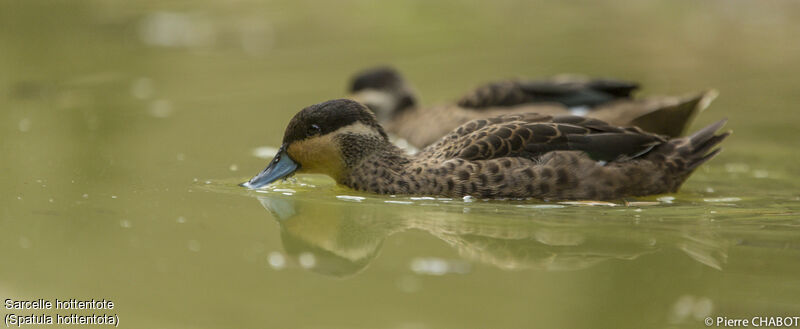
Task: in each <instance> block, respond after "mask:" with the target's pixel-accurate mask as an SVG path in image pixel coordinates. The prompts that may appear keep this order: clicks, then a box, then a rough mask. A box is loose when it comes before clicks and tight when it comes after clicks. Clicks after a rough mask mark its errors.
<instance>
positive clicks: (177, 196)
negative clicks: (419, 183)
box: [0, 0, 800, 329]
mask: <svg viewBox="0 0 800 329" xmlns="http://www.w3.org/2000/svg"><path fill="white" fill-rule="evenodd" d="M799 35H800V5H799V4H798V3H797V2H794V1H781V0H778V1H729V0H711V1H702V2H697V1H683V0H679V1H673V0H670V1H667V0H664V1H649V0H648V1H637V2H629V1H622V0H620V1H569V2H552V3H541V2H538V1H533V2H529V1H525V2H514V1H499V2H491V3H490V2H481V1H466V2H464V1H422V0H418V1H403V2H391V3H390V2H380V3H378V2H371V1H338V2H296V1H270V2H264V1H250V0H245V1H235V2H223V1H168V2H161V1H139V2H128V1H83V2H78V1H48V2H45V1H2V2H0V125H1V128H0V151H1V152H2V155H1V156H0V171H1V172H2V174H0V186H2V187H3V188H2V189H1V190H0V250H2V254H0V255H2V257H0V299H3V300H5V299H7V298H11V299H15V300H19V299H37V298H43V299H49V300H53V299H55V298H59V299H69V298H78V299H92V298H94V299H107V300H113V301H114V302H115V303H116V305H115V308H114V310H112V311H105V312H101V313H114V314H117V315H118V316H119V319H120V324H121V325H120V327H124V328H398V329H425V328H705V325H704V324H703V321H704V318H706V317H713V318H714V319H716V317H718V316H721V317H729V318H751V317H753V316H779V315H788V316H800V275H798V273H800V169H798V168H800V167H799V166H798V165H797V164H798V162H800V155H799V154H800V153H798V152H797V150H798V148H800V135H798V128H797V127H798V126H800V111H799V110H798V104H800V93H798V92H797V88H798V85H800V79H799V78H798V76H800V65H799V64H798V63H800V43H798V42H797V37H798V36H799ZM386 63H389V64H392V65H394V66H396V67H397V68H398V69H400V70H401V71H402V72H403V73H404V74H405V75H406V76H407V78H408V79H409V80H411V81H412V82H413V83H414V85H415V86H416V88H417V90H418V91H419V92H420V93H421V95H422V103H424V104H435V103H438V102H445V101H448V100H452V99H454V98H456V97H458V96H459V95H460V94H461V93H462V92H463V91H465V90H467V89H468V88H471V87H474V86H475V85H477V84H479V83H482V82H485V81H488V80H493V79H498V78H505V77H537V76H546V75H552V74H556V73H562V72H582V73H587V74H590V75H594V76H616V77H621V78H626V79H631V80H637V81H640V82H642V84H643V85H644V86H645V88H644V90H643V94H644V95H647V94H681V93H687V92H692V91H697V90H703V89H707V88H712V87H713V88H716V89H718V90H719V91H720V97H719V98H718V99H717V100H716V101H715V103H714V104H713V105H712V106H711V107H710V108H709V109H708V110H707V111H706V112H704V113H702V114H701V115H700V117H699V118H698V120H697V122H696V123H695V124H694V125H693V129H697V128H698V127H701V126H702V125H705V124H708V123H710V122H713V121H716V120H718V119H719V118H722V117H727V118H729V119H730V121H729V123H728V128H730V129H732V130H734V135H733V136H732V137H730V138H729V139H728V140H726V141H725V143H724V145H723V146H724V148H725V150H724V152H723V153H722V154H720V156H719V157H717V158H716V159H714V160H713V161H711V162H710V163H708V164H707V165H704V166H703V167H702V168H701V169H700V170H698V171H697V172H696V173H695V174H694V175H693V176H692V177H691V178H690V179H689V180H688V181H687V183H686V184H685V185H684V187H683V189H682V191H681V192H680V193H677V194H674V195H670V196H668V197H666V198H664V197H663V196H655V197H649V198H641V199H637V200H628V201H634V202H633V203H628V204H625V202H622V201H619V202H616V203H615V204H613V205H594V206H590V205H580V204H559V203H541V202H535V201H481V200H474V201H472V202H465V201H464V200H461V199H456V200H448V199H433V200H431V199H419V198H406V197H396V198H390V197H380V196H374V195H368V194H361V193H356V192H353V191H350V190H347V189H345V188H343V187H337V186H335V185H334V184H333V183H332V181H331V180H329V179H327V178H325V177H319V176H298V177H297V178H296V179H294V180H290V181H286V182H283V183H280V184H278V185H275V186H272V187H270V188H268V189H266V190H263V191H247V190H244V189H242V188H239V187H237V186H236V183H239V182H241V181H243V180H245V179H246V178H249V177H250V176H252V175H253V174H255V173H256V172H258V171H259V170H261V169H262V168H263V167H264V166H265V165H266V163H267V161H268V160H266V159H262V158H258V157H256V156H254V155H253V154H254V150H256V149H257V148H259V147H262V146H272V147H274V146H277V145H278V144H279V142H280V138H281V136H282V134H283V128H284V127H285V125H286V123H287V122H288V120H289V118H291V116H292V115H293V114H294V113H296V111H298V110H299V109H301V108H302V107H304V106H307V105H310V104H313V103H317V102H320V101H324V100H327V99H331V98H336V97H340V96H342V95H343V93H344V90H345V86H346V81H347V78H348V76H349V75H350V74H351V73H352V72H354V71H356V70H359V69H361V68H364V67H368V66H372V65H376V64H386ZM0 313H2V314H3V316H4V317H5V316H6V315H7V314H10V313H17V314H27V313H31V311H12V310H6V309H5V308H3V309H0ZM36 313H37V314H39V313H41V312H36ZM45 313H48V314H56V313H58V312H56V311H48V312H45ZM62 313H63V312H62ZM77 313H79V314H91V312H88V313H87V312H77ZM95 313H97V312H95ZM41 327H59V326H58V325H52V326H41ZM72 327H73V328H74V327H81V326H72Z"/></svg>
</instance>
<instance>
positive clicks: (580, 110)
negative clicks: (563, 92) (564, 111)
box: [569, 106, 589, 117]
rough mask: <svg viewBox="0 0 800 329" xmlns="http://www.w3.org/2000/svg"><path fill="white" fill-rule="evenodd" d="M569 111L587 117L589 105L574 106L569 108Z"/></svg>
mask: <svg viewBox="0 0 800 329" xmlns="http://www.w3.org/2000/svg"><path fill="white" fill-rule="evenodd" d="M569 113H570V114H572V115H577V116H581V117H585V116H586V115H587V114H589V107H588V106H573V107H570V108H569Z"/></svg>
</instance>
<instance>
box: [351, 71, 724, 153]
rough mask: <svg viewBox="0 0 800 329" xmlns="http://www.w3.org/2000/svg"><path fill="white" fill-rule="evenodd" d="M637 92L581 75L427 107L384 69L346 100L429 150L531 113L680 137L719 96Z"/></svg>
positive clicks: (356, 83) (355, 83) (365, 75)
mask: <svg viewBox="0 0 800 329" xmlns="http://www.w3.org/2000/svg"><path fill="white" fill-rule="evenodd" d="M638 88H639V84H638V83H636V82H631V81H624V80H618V79H609V78H606V79H589V78H587V77H584V76H579V75H559V76H556V77H553V78H550V79H539V80H518V79H516V80H515V79H511V80H501V81H496V82H490V83H486V84H484V85H480V86H478V87H476V88H475V89H473V90H471V91H469V92H467V93H466V94H465V95H463V96H462V97H460V98H459V99H458V100H457V101H455V102H454V103H452V104H444V105H437V106H432V107H422V106H420V105H419V103H418V101H417V95H416V92H415V90H414V88H413V87H411V84H410V83H409V82H408V81H407V80H406V79H405V78H404V77H403V76H402V75H401V74H400V73H399V72H398V71H397V70H396V69H394V68H392V67H389V66H380V67H375V68H369V69H366V70H363V71H360V72H358V73H356V74H355V75H354V77H353V78H352V79H351V82H350V87H349V96H348V97H349V98H350V99H353V100H356V101H358V102H361V103H364V104H365V105H367V107H369V108H370V110H372V111H373V112H374V113H375V115H376V116H377V118H378V120H379V122H381V124H382V125H384V127H385V128H386V130H387V131H388V132H389V133H391V134H393V135H396V136H398V137H400V138H402V139H405V140H406V141H408V142H409V143H410V144H411V145H413V146H415V147H416V148H423V147H425V146H428V145H430V144H432V143H434V142H435V141H437V140H438V139H439V138H440V137H442V136H444V135H446V134H447V133H449V132H450V131H452V130H453V129H455V128H457V127H458V126H460V125H462V124H464V123H466V122H468V121H470V120H475V119H485V118H489V117H496V116H499V115H504V114H515V113H527V112H537V113H540V114H545V115H551V116H560V115H579V116H585V117H588V118H594V119H599V120H601V121H605V122H607V123H609V124H612V125H616V126H622V127H629V126H637V127H639V128H642V129H644V130H645V131H649V132H653V133H657V134H661V135H667V136H670V137H678V136H681V135H683V134H684V133H685V131H686V130H687V126H688V125H689V124H690V123H691V122H692V120H693V119H694V118H695V117H696V116H697V114H698V113H700V112H702V111H703V110H704V109H706V108H707V107H708V106H709V105H710V104H711V102H712V101H713V100H714V99H715V98H716V97H717V95H718V92H717V91H716V90H713V89H710V90H707V91H703V92H698V93H693V94H688V95H684V96H649V97H644V98H633V93H634V92H635V91H636V90H637V89H638Z"/></svg>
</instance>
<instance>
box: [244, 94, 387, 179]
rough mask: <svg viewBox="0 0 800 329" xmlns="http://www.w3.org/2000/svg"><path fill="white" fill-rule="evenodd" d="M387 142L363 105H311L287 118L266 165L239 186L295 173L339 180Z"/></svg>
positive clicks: (340, 102)
mask: <svg viewBox="0 0 800 329" xmlns="http://www.w3.org/2000/svg"><path fill="white" fill-rule="evenodd" d="M388 144H389V139H388V137H387V136H386V132H385V131H384V130H383V128H382V127H381V126H380V124H378V121H377V120H376V119H375V115H373V114H372V112H370V111H369V109H367V108H366V107H365V106H364V105H361V104H360V103H358V102H355V101H352V100H349V99H336V100H331V101H327V102H324V103H319V104H316V105H311V106H309V107H306V108H304V109H303V110H301V111H300V112H298V113H297V114H296V115H295V116H294V117H293V118H292V120H291V121H289V125H288V126H287V127H286V132H285V133H284V135H283V143H282V144H281V147H280V149H279V150H278V154H277V155H275V158H274V159H272V161H271V162H270V163H269V165H268V166H267V168H266V169H264V170H263V171H262V172H261V173H259V174H258V175H256V176H255V177H253V178H251V179H250V180H249V181H247V182H245V183H242V184H241V185H242V186H244V187H248V188H259V187H262V186H265V185H267V184H269V183H272V182H274V181H276V180H278V179H280V178H284V177H288V176H290V175H292V174H294V173H295V172H298V173H317V174H325V175H328V176H331V177H332V178H333V179H334V180H336V181H337V182H341V180H342V179H343V178H344V177H346V175H347V174H348V173H349V170H350V168H352V167H353V166H354V165H355V164H357V163H359V161H360V160H361V159H363V158H364V157H365V156H367V155H369V154H371V152H373V151H375V150H376V149H379V148H380V147H381V146H383V145H388Z"/></svg>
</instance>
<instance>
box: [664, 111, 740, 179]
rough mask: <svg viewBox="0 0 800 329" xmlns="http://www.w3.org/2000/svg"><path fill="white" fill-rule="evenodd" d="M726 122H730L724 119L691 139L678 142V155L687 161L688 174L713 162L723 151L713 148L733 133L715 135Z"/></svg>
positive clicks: (701, 130) (699, 131) (700, 131)
mask: <svg viewBox="0 0 800 329" xmlns="http://www.w3.org/2000/svg"><path fill="white" fill-rule="evenodd" d="M726 122H728V119H722V120H720V121H717V122H715V123H713V124H710V125H708V126H706V127H705V128H703V129H700V130H698V131H697V132H695V133H694V134H692V135H691V136H689V137H686V138H682V139H680V140H678V143H679V144H678V146H677V151H678V154H679V156H681V157H683V158H684V160H686V161H687V162H686V168H685V171H686V173H691V172H692V171H693V170H695V169H696V168H697V167H698V166H699V165H701V164H703V163H705V162H706V161H708V160H711V158H713V157H714V156H716V155H717V154H718V153H719V152H720V151H721V150H722V149H721V148H718V149H715V150H712V148H714V147H715V146H717V145H719V143H721V142H722V141H723V140H725V138H727V137H728V136H730V135H731V131H726V132H724V133H721V134H719V135H714V133H716V132H717V130H719V129H720V128H722V126H724V125H725V123H726ZM709 151H710V153H709Z"/></svg>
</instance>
